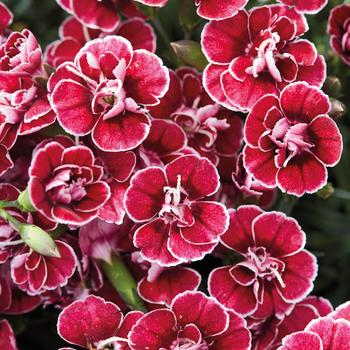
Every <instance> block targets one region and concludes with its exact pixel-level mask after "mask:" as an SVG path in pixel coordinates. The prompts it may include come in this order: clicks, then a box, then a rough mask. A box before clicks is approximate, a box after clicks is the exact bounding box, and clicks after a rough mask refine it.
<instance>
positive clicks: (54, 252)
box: [18, 224, 61, 258]
mask: <svg viewBox="0 0 350 350" xmlns="http://www.w3.org/2000/svg"><path fill="white" fill-rule="evenodd" d="M18 232H19V234H20V235H21V238H22V239H23V241H24V243H25V244H26V245H27V246H28V247H30V248H31V249H33V250H34V251H35V252H37V253H39V254H41V255H45V256H50V257H53V258H60V257H61V255H60V252H59V251H58V248H57V246H56V243H55V241H54V240H53V239H52V238H51V236H50V235H49V234H48V233H47V232H45V231H44V230H42V229H41V228H40V227H38V226H35V225H30V224H20V225H19V226H18Z"/></svg>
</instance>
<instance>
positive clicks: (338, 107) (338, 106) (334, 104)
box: [329, 97, 347, 119]
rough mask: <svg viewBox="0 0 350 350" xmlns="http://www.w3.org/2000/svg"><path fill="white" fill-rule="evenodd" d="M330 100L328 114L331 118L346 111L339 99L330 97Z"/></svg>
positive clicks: (337, 117) (341, 115) (339, 115)
mask: <svg viewBox="0 0 350 350" xmlns="http://www.w3.org/2000/svg"><path fill="white" fill-rule="evenodd" d="M330 101H331V110H330V112H329V115H330V116H331V117H332V118H333V119H339V118H341V117H343V116H344V115H345V113H346V112H347V109H346V106H345V105H344V103H342V102H340V101H339V100H336V99H335V98H332V97H331V98H330Z"/></svg>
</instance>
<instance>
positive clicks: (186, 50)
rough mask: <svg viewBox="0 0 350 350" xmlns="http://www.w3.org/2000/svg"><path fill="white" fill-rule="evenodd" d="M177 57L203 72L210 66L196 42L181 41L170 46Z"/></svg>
mask: <svg viewBox="0 0 350 350" xmlns="http://www.w3.org/2000/svg"><path fill="white" fill-rule="evenodd" d="M170 45H171V47H172V48H173V50H174V52H175V54H176V56H177V57H178V58H179V59H180V60H181V61H182V62H184V63H185V64H189V65H190V66H193V67H195V68H197V69H198V70H200V71H202V70H203V69H204V68H205V67H206V66H207V64H208V61H207V59H206V58H205V56H204V54H203V52H202V49H201V46H200V44H199V43H197V42H196V41H192V40H180V41H176V42H173V43H171V44H170Z"/></svg>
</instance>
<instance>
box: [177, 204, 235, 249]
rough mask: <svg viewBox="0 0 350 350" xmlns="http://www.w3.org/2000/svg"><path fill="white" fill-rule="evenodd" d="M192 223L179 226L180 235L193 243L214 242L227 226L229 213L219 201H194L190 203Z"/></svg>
mask: <svg viewBox="0 0 350 350" xmlns="http://www.w3.org/2000/svg"><path fill="white" fill-rule="evenodd" d="M191 212H192V215H193V217H194V220H195V222H194V224H193V225H192V226H189V227H183V228H181V235H182V237H183V238H184V239H185V240H186V241H188V242H189V243H193V244H207V243H216V242H218V240H219V236H220V235H222V234H223V233H224V232H225V231H226V230H227V228H228V224H229V215H228V212H227V209H226V207H225V206H224V205H222V204H221V203H216V202H199V201H198V202H194V203H193V204H192V205H191Z"/></svg>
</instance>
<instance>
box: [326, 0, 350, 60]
mask: <svg viewBox="0 0 350 350" xmlns="http://www.w3.org/2000/svg"><path fill="white" fill-rule="evenodd" d="M328 33H329V34H330V36H331V37H330V44H331V47H332V49H333V50H334V51H335V52H336V53H337V54H338V55H339V56H340V57H341V59H342V60H343V61H344V62H345V63H346V64H349V65H350V6H349V5H346V4H343V5H339V6H336V7H334V8H333V9H332V11H331V14H330V16H329V20H328Z"/></svg>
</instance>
